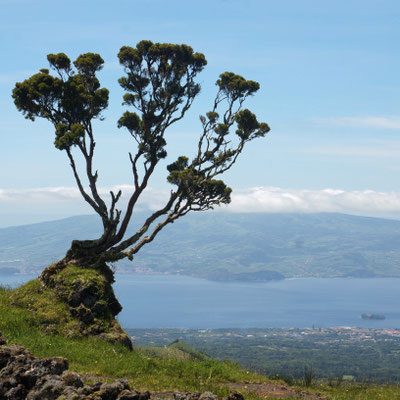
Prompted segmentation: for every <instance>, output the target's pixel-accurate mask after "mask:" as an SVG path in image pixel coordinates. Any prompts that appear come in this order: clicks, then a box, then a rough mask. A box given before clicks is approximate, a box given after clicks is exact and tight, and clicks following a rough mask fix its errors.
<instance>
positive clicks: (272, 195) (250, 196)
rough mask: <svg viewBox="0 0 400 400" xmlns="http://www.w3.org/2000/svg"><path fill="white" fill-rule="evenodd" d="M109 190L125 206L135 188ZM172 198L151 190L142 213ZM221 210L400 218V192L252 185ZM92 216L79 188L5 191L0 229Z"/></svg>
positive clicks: (143, 200) (141, 206)
mask: <svg viewBox="0 0 400 400" xmlns="http://www.w3.org/2000/svg"><path fill="white" fill-rule="evenodd" d="M110 189H112V190H114V192H116V191H117V190H118V189H122V190H123V193H124V195H123V197H122V199H121V206H123V205H124V203H125V204H126V201H127V198H128V196H129V193H131V191H132V189H133V188H132V186H129V185H121V186H116V187H113V188H101V189H100V193H101V195H102V196H103V197H104V198H105V199H108V198H109V194H108V193H109V191H110ZM168 195H169V190H168V189H154V188H148V189H146V191H145V192H144V193H143V196H142V197H141V200H140V202H139V203H138V209H139V210H144V209H150V210H156V209H159V208H161V207H162V206H163V205H164V204H165V202H166V200H167V198H168ZM121 208H123V207H121ZM220 210H225V211H230V212H245V213H248V212H262V213H274V212H279V213H292V212H293V213H294V212H295V213H315V212H339V213H347V214H356V215H367V216H377V217H379V216H380V217H389V218H400V192H378V191H374V190H361V191H356V190H354V191H345V190H335V189H323V190H305V189H283V188H278V187H253V188H247V189H241V190H238V189H236V190H234V191H233V194H232V203H231V204H230V205H228V206H224V207H221V208H220ZM89 213H93V210H92V209H91V208H90V207H89V206H88V205H87V204H86V202H85V201H84V200H83V199H82V198H81V196H80V193H79V191H78V189H76V188H74V187H50V188H36V189H24V190H4V189H3V190H0V226H9V225H19V224H26V223H32V222H39V221H44V220H49V219H58V218H63V217H67V216H73V215H77V214H89Z"/></svg>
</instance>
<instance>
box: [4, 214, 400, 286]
mask: <svg viewBox="0 0 400 400" xmlns="http://www.w3.org/2000/svg"><path fill="white" fill-rule="evenodd" d="M145 218H146V214H145V213H140V212H139V213H138V214H137V216H136V220H135V221H136V222H137V223H138V224H140V221H143V220H144V219H145ZM101 229H102V227H101V223H100V222H99V221H97V219H96V216H95V215H89V216H88V215H86V216H77V217H71V218H66V219H63V220H58V221H52V222H43V223H38V224H31V225H24V226H17V227H9V228H2V229H0V268H3V269H4V270H3V273H9V272H11V270H10V269H9V268H14V269H17V270H18V272H20V273H41V271H42V269H43V265H49V264H51V263H52V262H53V261H54V260H57V259H59V258H60V257H62V256H63V254H65V251H66V250H67V249H68V246H69V245H70V243H71V241H72V240H74V239H76V238H77V237H79V238H81V239H85V238H94V237H96V236H97V235H98V232H99V231H101ZM128 233H131V232H128ZM399 241H400V221H395V220H388V219H382V218H370V217H360V216H352V215H345V214H335V213H321V214H289V213H287V214H272V213H271V214H267V213H260V214H258V213H248V214H244V213H228V212H209V213H204V214H201V215H199V214H195V215H188V216H187V218H186V219H183V220H182V221H179V223H177V224H172V225H171V227H170V229H168V232H161V233H160V235H159V237H157V241H156V242H154V243H152V244H151V245H149V246H147V247H144V248H143V251H142V252H141V253H140V254H138V255H137V256H136V257H135V261H134V262H133V263H132V262H130V261H121V262H118V263H117V265H116V266H117V270H118V272H120V273H125V272H126V273H132V272H136V273H139V274H177V275H186V276H192V277H196V278H204V279H209V280H216V281H228V282H229V281H231V282H235V281H246V282H263V281H270V280H280V279H284V278H309V277H317V278H339V277H342V278H343V277H352V278H381V277H400V247H399V246H398V244H399Z"/></svg>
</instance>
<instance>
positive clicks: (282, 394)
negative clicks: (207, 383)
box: [227, 382, 327, 400]
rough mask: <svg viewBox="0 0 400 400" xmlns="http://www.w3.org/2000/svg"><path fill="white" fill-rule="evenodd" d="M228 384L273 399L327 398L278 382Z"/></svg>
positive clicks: (320, 399)
mask: <svg viewBox="0 0 400 400" xmlns="http://www.w3.org/2000/svg"><path fill="white" fill-rule="evenodd" d="M227 386H228V387H229V388H230V389H232V390H240V391H241V392H242V391H248V392H253V393H256V394H257V395H258V396H260V397H267V398H271V399H304V400H327V399H326V397H322V396H318V395H316V394H312V393H310V392H307V391H305V390H302V391H300V390H295V389H293V388H291V387H290V386H288V385H285V384H283V383H278V382H265V383H229V384H227Z"/></svg>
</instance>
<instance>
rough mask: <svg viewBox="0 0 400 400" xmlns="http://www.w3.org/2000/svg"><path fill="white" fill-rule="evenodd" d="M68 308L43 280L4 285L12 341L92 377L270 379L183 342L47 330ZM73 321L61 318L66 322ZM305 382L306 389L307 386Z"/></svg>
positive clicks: (349, 395)
mask: <svg viewBox="0 0 400 400" xmlns="http://www.w3.org/2000/svg"><path fill="white" fill-rule="evenodd" d="M38 297H39V298H38ZM29 304H30V306H29ZM66 312H67V310H66V308H64V306H63V304H60V303H58V302H57V301H56V300H55V298H54V294H51V291H50V292H48V291H43V290H42V289H41V285H40V283H39V282H38V281H37V280H34V281H31V282H29V283H27V284H26V285H24V286H22V287H21V288H18V289H14V290H10V289H7V288H4V287H0V332H1V333H2V334H3V335H4V336H5V337H6V339H7V340H8V342H9V343H18V344H21V345H23V346H25V347H26V348H27V349H29V350H30V351H31V352H32V353H33V354H34V355H35V356H37V357H54V356H57V357H65V358H67V359H68V360H69V364H70V369H71V370H73V371H76V372H78V373H81V374H84V375H87V376H89V377H101V378H102V379H105V380H111V379H115V378H122V377H123V378H126V379H128V381H129V383H130V385H131V387H132V388H133V389H136V390H150V391H151V392H160V391H173V390H179V391H183V392H186V391H190V392H195V391H208V390H209V391H211V392H213V393H215V394H217V395H218V396H220V397H226V396H227V395H228V393H229V390H228V388H227V387H226V386H224V385H223V383H227V382H247V383H251V382H263V381H267V380H268V379H267V378H266V377H264V376H261V375H257V374H253V373H249V372H248V371H245V370H243V369H241V368H240V367H239V366H238V365H237V364H235V363H232V362H229V361H225V362H221V361H217V360H213V359H211V358H208V357H207V356H204V355H202V354H201V353H199V352H197V351H196V350H194V349H193V348H191V347H190V346H188V345H186V344H185V343H183V342H177V343H174V344H172V345H171V346H170V347H168V348H149V347H147V348H134V350H133V351H129V350H128V349H127V348H126V347H124V346H122V345H119V344H115V343H114V344H111V343H108V342H106V341H103V340H99V339H95V338H92V337H86V338H85V337H83V338H74V337H70V338H68V337H66V336H65V335H64V336H62V335H60V334H57V333H56V334H55V333H54V332H57V331H58V328H57V329H55V331H54V332H53V333H45V332H44V331H43V329H42V328H43V325H42V324H43V322H44V321H46V322H47V323H50V324H53V325H56V324H59V323H61V322H60V321H61V320H62V319H63V318H64V317H65V313H66ZM69 323H70V322H69ZM67 325H68V324H67ZM67 325H65V324H64V325H62V324H61V326H63V327H66V326H67ZM299 388H300V389H301V390H304V389H305V388H304V386H299ZM307 390H310V391H312V392H314V393H319V394H322V395H323V396H324V397H326V398H327V399H330V400H396V399H399V400H400V387H399V386H397V385H362V384H359V383H348V382H340V383H339V382H338V383H337V384H332V383H331V384H330V385H329V384H327V383H326V382H325V381H324V382H322V381H321V382H320V381H313V382H312V385H311V386H310V387H309V388H307ZM258 399H260V398H259V397H258V396H257V395H255V394H251V393H246V400H258ZM263 399H267V398H266V397H263Z"/></svg>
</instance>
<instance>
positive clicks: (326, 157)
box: [0, 0, 400, 226]
mask: <svg viewBox="0 0 400 400" xmlns="http://www.w3.org/2000/svg"><path fill="white" fill-rule="evenodd" d="M55 4H57V5H55ZM143 39H149V40H152V41H154V42H171V43H186V44H189V45H190V46H192V47H193V48H194V49H195V50H196V51H200V52H202V53H204V54H205V55H206V58H207V60H208V66H207V67H206V69H205V70H204V72H203V73H202V74H201V75H200V76H199V81H200V82H201V83H202V88H203V90H202V92H201V95H200V96H199V98H198V99H197V101H196V102H195V104H194V105H193V107H192V109H191V110H190V112H188V114H187V117H186V118H185V120H184V121H182V122H180V123H179V124H177V125H176V126H174V127H171V129H170V131H169V132H168V143H169V145H168V153H169V155H170V157H171V158H170V159H169V160H168V161H170V160H172V159H173V158H176V156H179V155H181V154H189V155H190V154H192V153H191V152H192V150H193V148H194V146H195V144H196V138H197V137H198V134H199V128H200V123H199V120H198V116H199V114H201V113H204V112H206V111H208V109H209V108H210V104H211V102H212V100H213V96H214V95H215V85H214V83H215V80H216V79H217V77H218V75H219V74H220V73H221V72H224V71H227V70H228V71H233V72H235V73H238V74H241V75H243V76H245V77H246V78H248V79H253V80H256V81H258V82H260V84H261V89H260V91H259V93H257V94H256V96H254V97H253V98H252V99H250V100H249V102H248V104H247V107H249V108H250V109H252V110H253V111H254V112H255V113H256V114H257V116H258V118H259V119H260V120H263V121H266V122H268V123H269V124H270V126H271V132H270V134H269V135H268V136H267V138H265V139H263V140H261V141H258V142H257V143H252V144H251V145H250V146H249V147H248V149H247V152H246V153H245V154H244V155H243V157H242V159H241V160H240V161H239V162H238V164H237V165H236V166H235V168H234V169H232V170H231V171H230V172H229V173H228V174H227V175H226V178H225V180H226V182H227V183H228V184H229V185H230V186H231V187H232V188H233V189H234V190H235V193H236V194H235V197H234V198H233V203H232V206H231V210H233V211H246V210H247V211H265V212H268V211H306V212H311V211H340V212H349V213H356V214H361V215H377V216H389V217H395V218H399V217H400V180H399V175H400V136H399V135H400V55H399V54H400V52H399V42H400V40H399V39H400V3H399V2H398V1H385V0H381V1H369V0H364V1H358V0H354V1H352V0H348V1H341V0H338V1H335V2H330V1H329V2H328V1H321V0H319V1H318V0H314V1H304V0H303V1H297V0H287V1H286V0H281V1H279V2H278V1H268V0H264V1H261V0H248V1H246V2H245V1H237V0H214V1H209V0H204V1H202V2H190V1H177V0H170V1H168V2H165V1H158V0H142V1H139V0H130V1H125V0H122V1H121V0H120V1H118V0H117V1H114V2H111V1H101V0H97V1H90V0H89V1H76V0H71V1H69V2H65V3H54V2H52V1H45V0H36V1H35V2H32V1H31V0H0V49H1V50H2V57H1V59H2V62H1V64H0V113H1V116H0V117H1V118H0V124H1V125H0V133H1V146H0V226H7V225H12V224H22V223H30V222H35V221H40V220H46V219H54V218H59V217H64V216H68V215H74V214H77V213H88V212H90V209H89V208H87V207H86V205H85V203H84V202H83V200H80V199H79V196H78V195H77V193H76V190H75V184H74V181H73V177H72V174H71V171H70V169H69V166H68V162H67V159H66V155H65V154H64V153H62V152H60V151H58V150H56V149H55V148H54V146H53V131H52V127H51V125H50V124H49V123H48V122H47V121H39V120H37V121H36V122H35V123H32V122H30V121H27V120H24V118H23V117H22V115H21V114H19V113H18V111H17V110H16V108H15V106H14V105H13V102H12V99H11V91H12V88H13V87H14V85H15V82H17V81H21V80H23V79H25V78H27V77H29V76H30V75H31V74H33V73H35V72H37V71H38V70H39V69H40V68H43V67H46V66H47V61H46V55H47V54H48V53H56V52H65V53H66V54H68V55H69V56H70V57H71V58H72V59H75V58H76V57H77V56H78V55H79V54H81V53H84V52H89V51H91V52H98V53H100V54H101V55H102V56H103V58H104V59H105V61H106V65H105V67H104V70H103V71H102V72H101V74H100V79H101V82H102V84H103V85H104V86H105V87H107V88H109V89H110V91H111V97H110V107H109V109H108V110H107V111H106V112H105V114H104V115H105V117H106V120H105V121H104V122H103V123H99V124H97V125H96V129H97V143H98V148H97V150H98V152H97V158H96V165H97V167H98V169H99V173H100V181H99V184H100V186H101V187H102V188H104V191H105V192H106V190H107V188H109V187H112V186H115V185H130V184H131V176H130V174H129V164H128V158H127V154H126V153H127V148H129V147H130V146H132V145H133V143H131V141H130V140H129V138H128V135H127V134H126V133H125V132H123V131H122V130H118V129H117V128H116V121H117V120H118V118H119V116H120V115H121V113H122V112H123V108H122V107H121V95H122V91H121V89H120V88H119V87H118V84H117V79H118V78H119V77H120V76H122V74H123V72H122V70H121V68H120V67H119V65H118V63H117V57H116V54H117V53H118V50H119V48H120V47H121V46H123V45H131V46H134V45H135V44H136V43H137V42H138V41H140V40H143ZM150 186H151V190H150V191H149V193H148V194H147V197H146V198H145V199H144V201H143V206H150V203H151V202H154V201H155V200H158V199H159V198H162V196H163V193H164V191H165V190H167V188H168V186H167V184H166V183H165V164H164V165H161V166H160V169H159V170H158V171H157V173H156V174H155V176H154V178H153V180H152V181H151V182H150ZM128 190H129V188H128V187H127V188H126V192H127V191H128Z"/></svg>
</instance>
